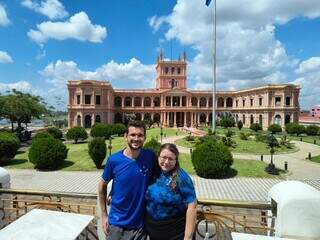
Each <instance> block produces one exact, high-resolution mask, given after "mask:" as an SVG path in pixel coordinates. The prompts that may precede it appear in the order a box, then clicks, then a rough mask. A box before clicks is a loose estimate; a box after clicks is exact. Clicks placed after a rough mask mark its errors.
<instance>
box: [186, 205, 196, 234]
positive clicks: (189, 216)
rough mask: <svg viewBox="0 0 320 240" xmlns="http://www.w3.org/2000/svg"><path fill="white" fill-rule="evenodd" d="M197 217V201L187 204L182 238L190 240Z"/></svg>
mask: <svg viewBox="0 0 320 240" xmlns="http://www.w3.org/2000/svg"><path fill="white" fill-rule="evenodd" d="M196 219H197V202H196V201H195V202H192V203H189V204H188V207H187V213H186V229H185V231H184V240H192V236H193V232H194V228H195V225H196Z"/></svg>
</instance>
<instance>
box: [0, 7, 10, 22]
mask: <svg viewBox="0 0 320 240" xmlns="http://www.w3.org/2000/svg"><path fill="white" fill-rule="evenodd" d="M9 23H10V20H9V18H8V16H7V12H6V10H5V9H4V7H3V6H2V5H1V4H0V26H6V25H8V24H9Z"/></svg>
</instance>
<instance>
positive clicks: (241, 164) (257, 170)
mask: <svg viewBox="0 0 320 240" xmlns="http://www.w3.org/2000/svg"><path fill="white" fill-rule="evenodd" d="M179 162H180V166H181V167H182V168H183V169H184V170H185V171H186V172H188V173H189V174H191V175H196V172H195V170H194V168H193V165H192V162H191V157H190V155H189V154H180V157H179ZM267 165H268V164H267V163H265V162H260V161H256V160H243V159H234V161H233V165H232V166H231V168H232V169H231V172H232V173H231V174H232V175H234V176H235V177H261V178H279V177H282V176H283V175H285V174H286V172H285V171H284V170H279V172H278V173H279V175H272V174H268V173H267V172H265V170H264V169H265V168H266V166H267Z"/></svg>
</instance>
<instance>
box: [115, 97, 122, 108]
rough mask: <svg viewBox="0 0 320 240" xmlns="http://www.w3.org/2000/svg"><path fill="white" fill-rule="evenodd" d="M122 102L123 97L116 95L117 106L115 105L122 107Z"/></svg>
mask: <svg viewBox="0 0 320 240" xmlns="http://www.w3.org/2000/svg"><path fill="white" fill-rule="evenodd" d="M121 102H122V99H121V97H119V96H116V97H115V98H114V106H115V107H121V104H122V103H121Z"/></svg>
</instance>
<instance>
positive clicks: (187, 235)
mask: <svg viewBox="0 0 320 240" xmlns="http://www.w3.org/2000/svg"><path fill="white" fill-rule="evenodd" d="M178 157H179V151H178V149H177V147H176V146H175V145H174V144H171V143H166V144H163V145H162V146H161V148H160V151H159V155H158V164H159V165H158V167H157V170H156V171H155V176H154V179H153V181H152V182H151V184H150V185H149V187H148V189H147V192H146V205H147V220H146V230H147V232H148V234H149V237H150V240H158V239H159V240H160V239H161V240H163V239H166V240H180V239H181V240H187V239H190V240H191V239H192V237H193V233H194V228H195V221H196V201H197V200H196V194H195V190H194V186H193V183H192V180H191V178H190V176H189V175H188V174H187V173H186V172H185V171H184V170H183V169H181V168H180V167H179V160H178Z"/></svg>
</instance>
